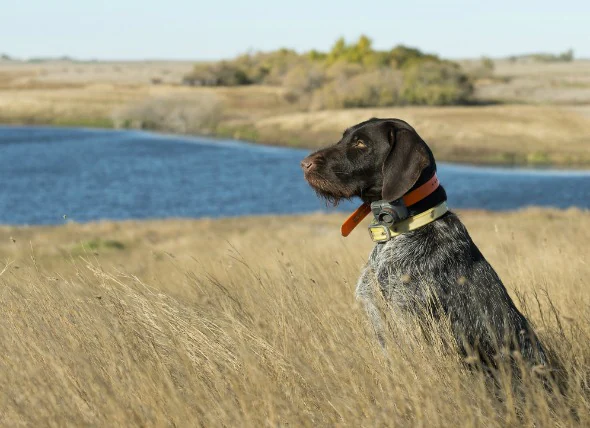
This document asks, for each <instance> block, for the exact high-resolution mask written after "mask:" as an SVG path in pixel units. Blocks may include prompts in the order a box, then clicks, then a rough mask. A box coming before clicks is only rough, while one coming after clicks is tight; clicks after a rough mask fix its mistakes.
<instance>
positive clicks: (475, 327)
mask: <svg viewBox="0 0 590 428" xmlns="http://www.w3.org/2000/svg"><path fill="white" fill-rule="evenodd" d="M375 284H378V289H379V290H380V291H381V293H382V296H383V297H384V298H385V301H386V302H387V303H388V305H389V307H390V309H391V314H392V315H393V316H394V317H395V315H396V314H397V315H417V314H419V313H420V311H422V310H423V309H424V308H430V312H431V313H432V312H433V311H434V314H435V316H438V317H440V316H447V317H448V319H449V321H450V325H451V328H452V332H453V335H454V336H455V339H456V341H457V344H458V345H459V347H460V349H461V350H462V351H463V352H464V353H466V354H467V353H468V351H470V350H473V351H477V353H478V354H479V357H480V358H481V359H482V360H484V361H486V362H490V361H493V360H494V358H495V357H497V356H498V353H499V352H500V353H501V352H502V350H504V352H505V351H506V350H508V349H510V350H518V351H520V353H521V354H522V355H523V357H524V359H525V360H527V361H529V362H531V363H534V364H545V363H546V357H545V353H544V351H543V349H542V347H541V345H540V343H539V342H538V340H537V338H536V336H535V334H534V332H533V331H532V329H531V328H530V326H529V323H528V322H527V320H526V319H525V317H524V316H523V315H522V314H521V313H520V312H519V311H518V309H517V308H516V307H515V306H514V303H513V302H512V299H511V298H510V296H509V295H508V293H507V291H506V289H505V287H504V285H503V284H502V281H501V280H500V278H499V277H498V275H497V274H496V272H495V271H494V269H493V268H492V267H491V265H490V264H489V263H488V262H487V261H486V260H485V258H484V257H483V255H482V254H481V252H480V251H479V249H478V248H477V247H476V245H475V244H474V243H473V241H472V239H471V237H470V236H469V233H468V232H467V230H466V229H465V226H463V224H462V223H461V221H460V220H459V218H458V217H457V216H456V215H455V214H453V213H452V212H449V213H448V214H446V215H445V216H443V217H441V218H440V219H438V220H436V221H434V222H433V223H430V224H428V225H426V226H424V227H422V228H420V229H417V230H414V231H412V232H409V233H406V234H403V235H399V236H396V237H394V238H392V239H391V240H390V241H388V242H386V243H383V244H376V245H375V248H374V249H373V251H372V252H371V255H370V257H369V260H368V262H367V264H366V266H365V268H364V269H363V271H362V273H361V276H360V279H359V281H358V283H357V288H356V294H357V297H358V298H359V299H360V300H361V301H362V302H363V303H364V306H365V308H366V310H367V313H368V315H369V318H370V320H371V322H372V324H373V327H374V328H375V331H376V333H377V336H378V339H379V341H380V342H381V343H382V344H383V343H384V336H383V335H384V330H383V323H382V316H381V313H380V309H379V305H378V304H377V301H376V299H377V298H379V296H376V295H375V292H374V288H375V287H374V285H375ZM440 312H442V313H440ZM515 348H517V349H515Z"/></svg>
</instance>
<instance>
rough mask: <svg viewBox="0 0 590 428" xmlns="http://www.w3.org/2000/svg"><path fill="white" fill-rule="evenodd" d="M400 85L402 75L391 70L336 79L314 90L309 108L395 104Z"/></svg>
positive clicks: (398, 95)
mask: <svg viewBox="0 0 590 428" xmlns="http://www.w3.org/2000/svg"><path fill="white" fill-rule="evenodd" d="M402 84H403V79H402V73H401V72H400V71H397V70H391V69H382V70H376V71H373V72H369V73H363V74H358V75H355V76H352V77H351V78H349V79H346V78H343V79H336V80H335V81H333V82H332V83H330V84H329V85H327V86H326V87H324V88H322V89H321V90H319V91H316V93H315V94H314V97H313V99H312V103H311V108H312V109H313V110H319V109H325V108H329V109H335V108H353V107H373V106H392V105H398V104H400V90H401V88H402Z"/></svg>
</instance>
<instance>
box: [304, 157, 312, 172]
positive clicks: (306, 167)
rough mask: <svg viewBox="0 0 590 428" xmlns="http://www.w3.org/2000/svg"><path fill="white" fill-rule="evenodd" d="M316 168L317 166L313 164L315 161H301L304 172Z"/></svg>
mask: <svg viewBox="0 0 590 428" xmlns="http://www.w3.org/2000/svg"><path fill="white" fill-rule="evenodd" d="M314 167H315V164H314V163H313V161H311V160H309V159H307V158H305V159H303V160H302V161H301V168H303V170H304V171H311V170H312V169H313V168H314Z"/></svg>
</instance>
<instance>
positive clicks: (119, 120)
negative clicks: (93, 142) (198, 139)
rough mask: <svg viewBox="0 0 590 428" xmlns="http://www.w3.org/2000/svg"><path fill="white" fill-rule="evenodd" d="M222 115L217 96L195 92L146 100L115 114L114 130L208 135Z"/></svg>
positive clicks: (221, 106) (221, 105)
mask: <svg viewBox="0 0 590 428" xmlns="http://www.w3.org/2000/svg"><path fill="white" fill-rule="evenodd" d="M222 114H223V104H222V103H221V101H220V99H219V97H217V96H216V95H214V94H210V93H198V94H194V95H190V96H188V95H183V96H166V97H157V98H150V99H147V100H145V101H144V102H142V103H141V104H138V105H132V106H129V107H127V108H125V109H123V110H121V111H118V112H116V113H115V115H114V118H113V122H114V123H115V127H117V128H134V129H150V130H159V131H169V132H175V133H187V134H207V133H211V132H213V131H214V130H215V128H216V127H217V125H218V124H219V122H220V120H221V118H222Z"/></svg>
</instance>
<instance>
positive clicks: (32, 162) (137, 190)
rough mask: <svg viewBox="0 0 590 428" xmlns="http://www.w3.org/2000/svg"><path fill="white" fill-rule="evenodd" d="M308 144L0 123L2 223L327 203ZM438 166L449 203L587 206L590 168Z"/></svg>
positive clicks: (275, 210)
mask: <svg viewBox="0 0 590 428" xmlns="http://www.w3.org/2000/svg"><path fill="white" fill-rule="evenodd" d="M308 152H309V151H308V150H301V149H289V148H279V147H268V146H261V145H255V144H248V143H243V142H238V141H231V140H213V139H206V138H200V137H183V136H170V135H160V134H153V133H148V132H138V131H112V130H91V129H72V128H49V127H10V126H6V127H0V183H1V184H2V188H1V190H0V223H3V224H6V223H8V224H60V223H63V222H64V221H66V220H73V221H78V222H88V221H93V220H100V219H116V220H119V219H145V218H166V217H222V216H223V217H225V216H241V215H253V214H294V213H306V212H313V211H320V210H323V211H331V210H334V208H329V207H326V206H325V204H324V203H323V202H321V201H319V200H318V199H317V198H316V196H315V194H314V192H313V191H312V190H311V189H310V187H309V186H308V185H307V183H306V182H305V181H304V179H303V174H302V172H301V170H300V168H299V162H300V160H301V159H302V158H304V157H305V156H306V154H307V153H308ZM438 168H439V174H438V175H439V178H440V180H441V182H442V184H443V185H444V186H445V189H446V190H447V193H448V196H449V205H450V206H451V207H452V208H477V209H489V210H509V209H516V208H521V207H525V206H530V205H537V206H545V207H558V208H567V207H572V206H573V207H580V208H590V172H589V171H554V170H527V169H512V168H487V167H472V166H463V165H454V164H445V163H439V164H438ZM357 205H358V204H357V203H356V201H355V202H354V203H348V202H347V203H343V204H341V205H340V206H339V207H338V208H336V209H337V210H340V211H351V210H353V209H354V208H356V206H357ZM64 216H66V220H64Z"/></svg>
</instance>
